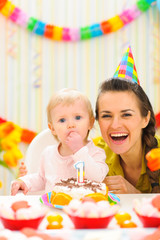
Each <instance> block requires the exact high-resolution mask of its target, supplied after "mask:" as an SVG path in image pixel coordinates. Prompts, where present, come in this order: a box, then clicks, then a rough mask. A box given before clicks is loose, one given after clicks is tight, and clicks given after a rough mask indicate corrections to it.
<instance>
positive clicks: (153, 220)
mask: <svg viewBox="0 0 160 240" xmlns="http://www.w3.org/2000/svg"><path fill="white" fill-rule="evenodd" d="M134 211H135V210H134ZM135 213H136V215H137V216H138V218H139V220H140V221H141V222H142V224H143V226H144V227H146V228H156V227H159V226H160V218H158V217H148V216H143V215H140V214H139V213H137V212H136V211H135Z"/></svg>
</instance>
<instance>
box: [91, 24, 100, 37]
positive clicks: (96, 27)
mask: <svg viewBox="0 0 160 240" xmlns="http://www.w3.org/2000/svg"><path fill="white" fill-rule="evenodd" d="M90 30H91V36H92V37H98V36H101V35H102V34H103V32H102V30H101V25H100V24H99V23H96V24H93V25H91V27H90Z"/></svg>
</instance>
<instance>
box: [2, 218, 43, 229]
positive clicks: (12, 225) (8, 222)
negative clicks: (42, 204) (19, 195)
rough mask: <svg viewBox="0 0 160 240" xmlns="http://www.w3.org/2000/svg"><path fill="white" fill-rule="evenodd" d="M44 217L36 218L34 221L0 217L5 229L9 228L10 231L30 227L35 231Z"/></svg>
mask: <svg viewBox="0 0 160 240" xmlns="http://www.w3.org/2000/svg"><path fill="white" fill-rule="evenodd" d="M43 218H44V216H41V217H38V218H34V219H22V220H17V219H8V218H3V217H0V219H1V221H2V224H3V226H4V227H5V228H8V229H10V230H20V229H22V228H24V227H29V228H33V229H37V228H38V227H39V225H40V223H41V222H42V220H43Z"/></svg>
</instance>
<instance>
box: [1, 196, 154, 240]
mask: <svg viewBox="0 0 160 240" xmlns="http://www.w3.org/2000/svg"><path fill="white" fill-rule="evenodd" d="M118 196H119V197H120V210H123V211H126V212H128V213H130V214H131V216H132V219H133V221H134V222H135V223H136V224H137V225H138V226H139V228H138V229H137V228H136V229H119V228H116V229H115V223H116V220H115V219H113V220H112V221H111V222H110V224H109V226H108V228H107V229H100V230H75V229H74V226H73V224H72V222H71V220H70V219H69V217H68V216H67V215H66V214H65V213H64V212H63V211H62V210H59V209H55V208H51V207H49V212H48V214H60V215H62V216H63V219H64V221H63V225H64V228H63V229H61V230H46V225H47V220H46V219H44V220H43V222H42V223H41V225H40V227H39V230H41V231H43V232H45V233H47V234H50V235H53V236H54V235H57V234H58V235H62V236H65V238H64V239H70V240H80V239H81V240H88V239H89V240H90V239H94V240H95V239H96V238H95V237H96V235H97V236H99V237H100V235H102V236H103V235H105V238H103V237H102V238H99V239H106V238H107V239H114V240H119V239H120V240H121V239H122V240H130V239H131V238H130V237H129V236H130V235H132V234H133V233H134V234H135V233H137V231H145V232H147V233H151V232H153V231H155V229H152V228H150V229H146V228H145V229H144V228H143V229H142V228H141V227H142V224H141V222H140V221H139V219H138V217H137V216H136V214H135V213H134V212H133V210H132V201H133V199H135V198H138V199H142V198H150V197H152V196H153V194H119V195H118ZM39 198H40V195H26V196H25V195H23V194H22V193H20V194H17V195H16V196H0V204H1V203H4V202H5V203H6V204H11V202H15V201H17V200H22V199H23V200H26V201H28V202H29V203H37V204H41V203H40V201H39ZM0 229H3V226H2V224H1V223H0ZM93 234H94V238H90V237H91V235H93ZM67 236H68V238H67ZM136 239H138V238H136Z"/></svg>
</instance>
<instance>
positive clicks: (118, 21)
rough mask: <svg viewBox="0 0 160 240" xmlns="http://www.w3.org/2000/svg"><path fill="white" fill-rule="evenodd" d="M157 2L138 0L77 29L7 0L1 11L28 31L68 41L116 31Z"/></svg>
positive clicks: (154, 0)
mask: <svg viewBox="0 0 160 240" xmlns="http://www.w3.org/2000/svg"><path fill="white" fill-rule="evenodd" d="M155 2H156V0H137V2H136V4H135V5H134V6H132V7H131V8H130V9H126V10H124V11H123V12H122V13H121V14H120V15H116V16H114V17H112V18H110V19H108V20H105V21H103V22H101V23H95V24H92V25H91V26H85V27H81V28H75V29H73V28H68V27H60V26H55V25H52V24H48V23H45V22H43V21H41V20H38V19H37V18H35V17H32V16H31V17H29V16H27V14H26V13H24V12H23V11H22V10H21V9H19V8H18V7H16V6H15V5H14V4H12V3H11V1H6V2H5V5H2V7H1V9H0V13H2V14H3V15H4V16H5V17H7V18H8V19H10V20H11V21H12V22H14V23H16V24H19V25H20V26H22V27H25V28H26V29H27V30H28V31H30V32H33V33H35V34H37V35H39V36H44V37H46V38H49V39H52V40H56V41H66V42H68V41H79V40H86V39H90V38H94V37H99V36H102V35H104V34H108V33H112V32H115V31H117V30H119V29H121V28H122V27H124V26H125V25H126V24H128V23H130V22H132V21H133V20H135V19H136V18H137V17H139V16H140V14H141V13H143V12H145V11H147V10H148V9H149V8H150V6H151V5H153V3H155ZM37 7H38V6H37Z"/></svg>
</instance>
